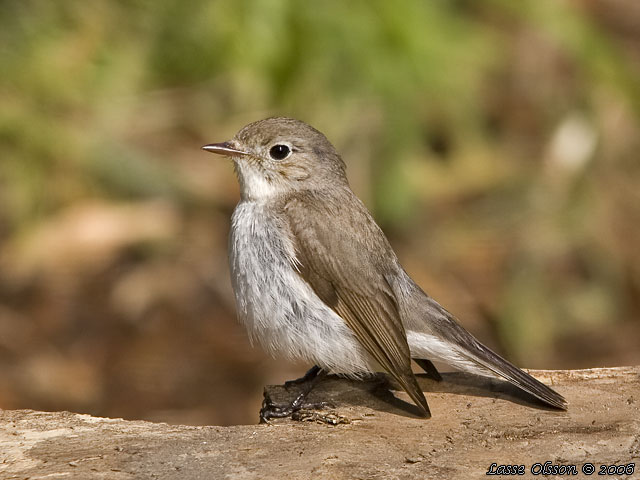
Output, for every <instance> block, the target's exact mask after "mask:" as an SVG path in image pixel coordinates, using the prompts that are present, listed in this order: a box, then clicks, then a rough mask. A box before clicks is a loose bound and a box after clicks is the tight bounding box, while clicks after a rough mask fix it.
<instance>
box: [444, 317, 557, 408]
mask: <svg viewBox="0 0 640 480" xmlns="http://www.w3.org/2000/svg"><path fill="white" fill-rule="evenodd" d="M440 309H441V312H442V313H444V314H445V318H446V320H445V321H444V322H442V320H444V319H442V318H441V322H438V323H437V324H436V325H435V326H436V330H437V336H438V337H439V338H440V339H441V340H444V341H445V342H448V343H449V344H451V347H452V348H454V349H455V351H456V353H458V354H459V355H460V356H461V357H463V358H464V359H465V360H467V361H469V362H472V363H473V364H475V365H477V366H479V367H481V368H482V369H484V370H487V371H490V372H492V373H493V374H495V375H497V376H498V377H501V378H503V379H505V380H507V381H508V382H510V383H512V384H514V385H516V386H517V387H519V388H521V389H522V390H524V391H525V392H528V393H530V394H531V395H533V396H534V397H536V398H538V399H539V400H541V401H543V402H544V403H547V404H548V405H551V406H552V407H555V408H559V409H561V410H566V409H567V401H566V400H565V399H564V397H563V396H562V395H560V394H559V393H558V392H556V391H555V390H553V389H552V388H550V387H548V386H547V385H545V384H544V383H542V382H540V381H539V380H536V379H535V378H533V377H532V376H531V375H529V374H528V373H526V372H523V371H522V370H520V369H519V368H518V367H516V366H515V365H513V364H512V363H511V362H509V361H507V360H505V359H504V358H502V357H501V356H500V355H498V354H497V353H495V352H493V351H492V350H490V349H489V348H487V347H485V346H484V345H483V344H481V343H480V342H479V341H478V340H476V338H475V337H474V336H473V335H471V334H470V333H469V332H467V331H466V330H465V329H464V328H462V327H461V326H460V325H459V324H458V323H457V322H456V320H455V318H454V317H453V315H451V314H450V313H449V312H447V311H446V310H444V309H443V308H442V307H440ZM434 333H436V332H434Z"/></svg>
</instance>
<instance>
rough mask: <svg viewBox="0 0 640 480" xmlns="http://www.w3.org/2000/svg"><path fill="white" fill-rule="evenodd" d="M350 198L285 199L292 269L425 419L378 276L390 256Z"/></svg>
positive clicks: (392, 304)
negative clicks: (293, 255) (344, 200)
mask: <svg viewBox="0 0 640 480" xmlns="http://www.w3.org/2000/svg"><path fill="white" fill-rule="evenodd" d="M350 199H351V200H352V201H353V202H355V206H354V204H352V202H351V201H350V202H349V205H348V207H349V208H346V207H345V205H344V204H342V203H340V202H339V201H336V199H334V198H324V197H320V198H318V197H309V196H307V195H305V196H295V197H292V198H290V199H289V200H288V202H287V203H286V205H285V207H284V209H283V212H284V215H285V217H286V218H287V220H288V222H289V225H290V228H291V232H292V234H293V242H294V246H295V250H296V260H297V263H296V265H295V267H296V269H297V271H298V272H300V275H301V277H302V278H303V279H304V280H305V281H306V282H307V283H308V284H309V285H310V286H311V288H312V289H313V290H314V291H315V293H316V294H317V295H318V296H319V297H320V298H321V299H322V301H323V302H324V303H325V304H327V305H328V306H329V307H330V308H332V309H333V310H334V311H335V312H336V313H337V314H338V315H339V316H340V317H342V318H343V319H344V321H345V322H346V324H347V325H348V326H349V327H350V328H351V330H353V332H354V333H355V335H356V337H357V338H358V340H359V341H360V343H361V344H362V346H363V347H364V348H365V349H366V350H367V352H369V354H371V356H372V357H373V358H374V359H375V360H376V361H377V362H378V363H379V364H380V365H381V366H382V367H383V368H384V369H385V370H386V371H387V372H389V373H390V374H391V375H392V376H393V377H394V378H395V379H396V381H398V383H399V384H400V385H401V386H402V388H403V389H404V390H405V391H406V392H407V393H408V394H409V396H410V397H411V398H412V400H413V401H414V402H415V403H416V404H417V405H418V406H419V407H421V409H422V410H423V411H424V414H425V416H430V413H429V407H428V405H427V401H426V399H425V397H424V394H423V393H422V390H421V389H420V387H419V386H418V383H417V381H416V378H415V376H414V375H413V373H412V371H411V355H410V352H409V346H408V344H407V337H406V333H405V330H404V327H403V325H402V322H401V320H400V315H399V313H398V307H397V305H396V300H395V297H394V294H393V292H392V290H391V287H390V286H389V284H388V283H387V281H386V279H385V276H384V269H385V268H389V267H388V266H386V265H387V264H388V263H389V261H393V259H394V258H395V255H394V254H393V251H392V250H391V247H390V246H389V244H388V242H387V240H386V238H385V237H384V234H383V233H382V231H381V230H380V228H379V227H378V226H377V225H376V224H375V222H374V221H373V219H372V218H371V216H370V215H369V213H368V212H367V210H366V208H365V207H364V206H363V205H362V204H361V203H360V201H359V200H358V199H357V198H355V196H353V195H352V194H351V197H350ZM355 232H358V233H359V235H355ZM387 255H391V260H390V259H389V258H388V257H387ZM385 259H386V262H385Z"/></svg>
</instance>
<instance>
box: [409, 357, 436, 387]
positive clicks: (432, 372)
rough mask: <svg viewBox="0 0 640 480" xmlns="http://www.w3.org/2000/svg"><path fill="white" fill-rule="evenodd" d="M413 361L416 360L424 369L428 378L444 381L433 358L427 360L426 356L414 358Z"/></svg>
mask: <svg viewBox="0 0 640 480" xmlns="http://www.w3.org/2000/svg"><path fill="white" fill-rule="evenodd" d="M413 361H414V362H416V363H417V364H418V366H419V367H420V368H421V369H422V370H424V372H425V373H426V374H427V377H428V378H430V379H432V380H435V381H436V382H441V381H442V376H441V375H440V372H438V370H437V369H436V367H435V365H434V364H433V363H432V362H431V360H426V359H424V358H414V359H413Z"/></svg>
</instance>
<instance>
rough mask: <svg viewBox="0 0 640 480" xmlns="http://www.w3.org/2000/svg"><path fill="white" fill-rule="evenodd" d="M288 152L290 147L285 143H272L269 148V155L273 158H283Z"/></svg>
mask: <svg viewBox="0 0 640 480" xmlns="http://www.w3.org/2000/svg"><path fill="white" fill-rule="evenodd" d="M290 153H291V149H290V148H289V147H287V146H286V145H274V146H273V147H271V150H269V155H271V158H273V159H274V160H284V159H285V158H287V157H288V156H289V154H290Z"/></svg>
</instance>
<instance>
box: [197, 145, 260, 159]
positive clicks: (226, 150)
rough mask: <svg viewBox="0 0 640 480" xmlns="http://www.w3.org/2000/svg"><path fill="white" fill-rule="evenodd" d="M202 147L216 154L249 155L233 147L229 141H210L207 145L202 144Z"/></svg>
mask: <svg viewBox="0 0 640 480" xmlns="http://www.w3.org/2000/svg"><path fill="white" fill-rule="evenodd" d="M202 149H203V150H206V151H207V152H211V153H217V154H218V155H227V156H230V157H232V156H235V155H249V154H248V153H247V152H243V151H242V150H238V149H237V148H233V146H232V145H231V143H230V142H222V143H210V144H209V145H205V146H203V147H202Z"/></svg>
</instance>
